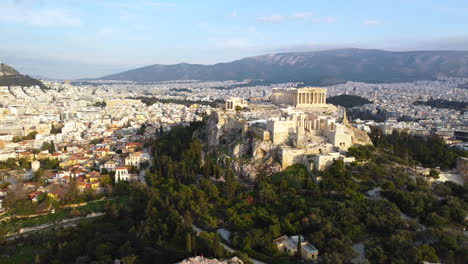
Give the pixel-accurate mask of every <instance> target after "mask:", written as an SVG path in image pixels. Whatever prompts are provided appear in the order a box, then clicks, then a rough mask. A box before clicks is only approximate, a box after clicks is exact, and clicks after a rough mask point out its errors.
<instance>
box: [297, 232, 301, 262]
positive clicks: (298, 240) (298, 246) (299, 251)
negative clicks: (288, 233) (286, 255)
mask: <svg viewBox="0 0 468 264" xmlns="http://www.w3.org/2000/svg"><path fill="white" fill-rule="evenodd" d="M297 256H298V257H299V258H301V257H302V241H301V235H298V236H297Z"/></svg>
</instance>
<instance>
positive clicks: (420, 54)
mask: <svg viewBox="0 0 468 264" xmlns="http://www.w3.org/2000/svg"><path fill="white" fill-rule="evenodd" d="M440 76H450V77H468V51H409V52H391V51H383V50H365V49H340V50H328V51H314V52H294V53H278V54H268V55H262V56H256V57H248V58H244V59H241V60H236V61H232V62H227V63H218V64H214V65H200V64H187V63H180V64H175V65H158V64H155V65H150V66H146V67H142V68H137V69H133V70H129V71H125V72H121V73H117V74H113V75H108V76H104V77H102V78H100V79H102V80H132V81H139V82H150V81H168V80H187V79H191V80H202V81H208V80H219V81H220V80H244V79H263V80H268V81H273V82H287V81H298V82H304V83H306V84H308V85H330V84H337V83H343V82H346V81H361V82H404V81H415V80H430V79H435V78H437V77H440Z"/></svg>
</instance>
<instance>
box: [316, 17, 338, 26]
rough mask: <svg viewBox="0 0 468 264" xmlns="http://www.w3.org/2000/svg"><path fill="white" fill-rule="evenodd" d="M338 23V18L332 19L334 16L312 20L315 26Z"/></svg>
mask: <svg viewBox="0 0 468 264" xmlns="http://www.w3.org/2000/svg"><path fill="white" fill-rule="evenodd" d="M336 21H337V19H336V17H332V16H328V17H323V18H316V19H313V20H312V22H313V23H315V24H333V23H336Z"/></svg>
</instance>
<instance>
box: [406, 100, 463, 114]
mask: <svg viewBox="0 0 468 264" xmlns="http://www.w3.org/2000/svg"><path fill="white" fill-rule="evenodd" d="M414 104H415V105H429V106H431V107H436V108H448V109H455V110H458V111H466V110H467V108H468V102H459V101H448V100H443V99H431V100H429V101H425V102H424V101H416V102H414Z"/></svg>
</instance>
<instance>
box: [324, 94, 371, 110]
mask: <svg viewBox="0 0 468 264" xmlns="http://www.w3.org/2000/svg"><path fill="white" fill-rule="evenodd" d="M327 103H329V104H333V105H339V106H343V107H355V106H359V105H365V104H370V103H372V102H371V101H369V100H367V99H365V98H362V97H360V96H357V95H348V94H341V95H337V96H333V97H330V98H327Z"/></svg>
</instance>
